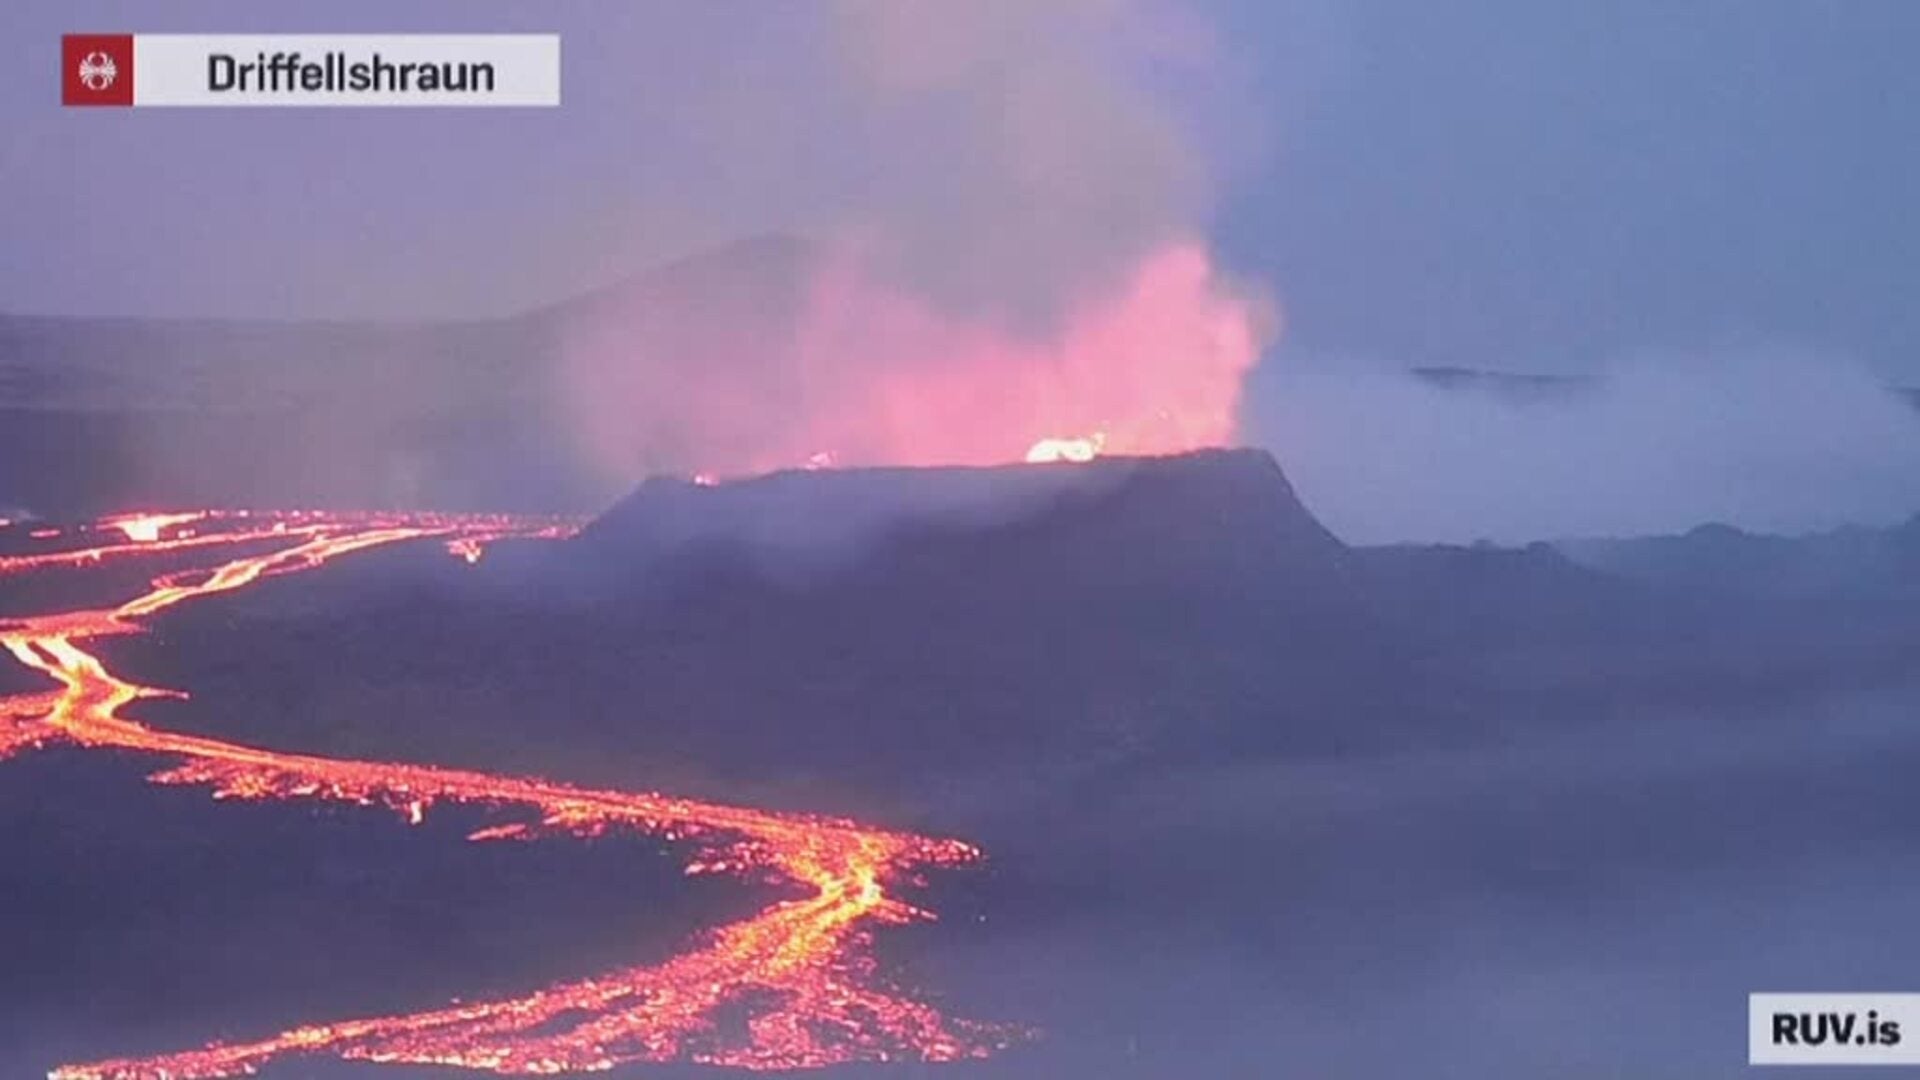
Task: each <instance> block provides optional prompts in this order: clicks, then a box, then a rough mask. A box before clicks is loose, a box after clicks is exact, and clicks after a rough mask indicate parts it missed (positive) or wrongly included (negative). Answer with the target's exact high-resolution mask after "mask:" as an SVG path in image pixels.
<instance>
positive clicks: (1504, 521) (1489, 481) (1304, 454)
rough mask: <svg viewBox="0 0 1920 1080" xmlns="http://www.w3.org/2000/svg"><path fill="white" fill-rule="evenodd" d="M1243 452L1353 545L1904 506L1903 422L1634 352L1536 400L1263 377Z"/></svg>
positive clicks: (1380, 380)
mask: <svg viewBox="0 0 1920 1080" xmlns="http://www.w3.org/2000/svg"><path fill="white" fill-rule="evenodd" d="M1255 385H1256V386H1258V387H1259V389H1258V390H1257V392H1256V397H1257V399H1258V400H1259V401H1260V403H1261V409H1260V411H1259V412H1258V414H1257V415H1254V416H1250V417H1249V419H1248V424H1249V428H1250V431H1249V433H1248V434H1249V438H1250V440H1251V441H1253V442H1257V443H1262V444H1264V445H1267V446H1270V447H1271V448H1273V450H1274V451H1275V453H1276V454H1278V455H1279V456H1280V458H1281V460H1283V461H1284V462H1286V465H1287V469H1288V471H1289V473H1290V475H1291V476H1292V477H1293V479H1294V482H1295V484H1296V486H1297V487H1298V488H1299V489H1300V493H1301V496H1302V498H1303V499H1304V500H1305V501H1306V502H1307V504H1308V505H1309V507H1310V508H1311V509H1312V510H1313V511H1314V512H1315V513H1316V514H1317V515H1319V516H1320V517H1321V518H1322V520H1324V521H1325V522H1326V523H1327V525H1328V527H1329V528H1331V529H1333V530H1334V531H1335V532H1336V533H1338V534H1340V536H1341V537H1342V538H1343V539H1345V540H1347V541H1348V542H1351V543H1388V542H1395V541H1449V542H1470V541H1473V540H1477V539H1483V538H1484V539H1491V540H1496V541H1500V542H1507V543H1512V542H1520V541H1526V540H1532V539H1552V538H1556V537H1567V536H1589V535H1634V534H1650V533H1665V532H1678V531H1684V530H1686V529H1689V528H1692V527H1693V526H1695V525H1699V524H1702V523H1705V522H1710V521H1719V522H1724V523H1727V524H1732V525H1736V526H1740V527H1743V528H1749V529H1756V530H1761V531H1771V532H1788V533H1791V532H1801V531H1809V530H1817V529H1823V528H1832V527H1837V526H1839V525H1843V524H1847V523H1869V522H1881V523H1885V522H1891V521H1896V520H1900V519H1904V518H1905V517H1907V516H1908V515H1910V514H1913V513H1915V512H1916V511H1920V416H1916V414H1915V412H1914V410H1913V408H1912V407H1911V406H1910V405H1908V404H1907V403H1906V402H1904V401H1902V400H1901V399H1900V398H1899V397H1898V396H1896V395H1894V394H1892V393H1890V392H1889V391H1888V389H1887V387H1886V386H1885V384H1884V383H1883V382H1882V381H1881V380H1880V379H1879V378H1878V377H1876V376H1875V375H1874V374H1873V373H1872V372H1870V371H1868V370H1866V369H1865V368H1863V367H1860V366H1857V365H1851V364H1848V363H1844V362H1839V361H1836V360H1835V358H1833V357H1823V356H1809V355H1805V354H1797V353H1791V352H1783V351H1775V352H1758V353H1748V354H1741V355H1727V354H1712V355H1695V356H1673V355H1664V356H1662V355H1646V356H1640V357H1635V358H1630V359H1625V360H1622V361H1620V362H1619V363H1616V364H1615V365H1613V366H1612V367H1611V368H1610V369H1609V370H1607V371H1606V372H1605V373H1604V374H1603V375H1602V376H1601V377H1600V378H1599V379H1598V380H1597V381H1595V382H1593V383H1591V384H1587V385H1583V386H1576V387H1572V388H1569V389H1566V390H1564V391H1558V392H1554V393H1551V394H1548V395H1545V396H1543V397H1540V398H1538V399H1535V400H1516V399H1514V398H1512V397H1510V396H1506V395H1502V394H1500V393H1496V392H1481V391H1473V390H1460V389H1456V390H1446V389H1441V388H1438V387H1435V386H1431V385H1427V384H1425V383H1422V382H1420V381H1418V380H1416V379H1413V378H1411V377H1410V376H1408V375H1406V374H1405V373H1403V372H1387V371H1378V370H1373V371H1368V370H1365V369H1359V370H1356V369H1353V368H1352V367H1342V369H1341V370H1338V371H1328V370H1325V369H1315V368H1313V367H1312V366H1310V365H1309V364H1307V363H1302V362H1279V363H1274V364H1269V365H1267V366H1266V367H1264V368H1263V369H1262V371H1261V374H1260V375H1259V376H1258V377H1257V378H1256V379H1255Z"/></svg>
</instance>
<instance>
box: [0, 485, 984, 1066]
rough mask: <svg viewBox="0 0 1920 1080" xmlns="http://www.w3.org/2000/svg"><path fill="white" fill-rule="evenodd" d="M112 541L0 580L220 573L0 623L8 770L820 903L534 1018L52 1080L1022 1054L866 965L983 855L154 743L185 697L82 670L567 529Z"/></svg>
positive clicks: (476, 520)
mask: <svg viewBox="0 0 1920 1080" xmlns="http://www.w3.org/2000/svg"><path fill="white" fill-rule="evenodd" d="M188 521H204V523H205V524H206V525H207V526H208V528H209V531H207V532H203V533H202V534H200V535H196V536H192V537H174V538H171V539H169V538H167V532H166V531H167V530H168V529H169V528H172V527H174V526H176V525H180V524H184V523H186V522H188ZM100 527H105V528H115V529H119V530H120V531H122V532H123V533H125V534H126V536H127V537H128V539H129V540H131V541H134V543H133V544H132V545H105V546H102V547H97V548H88V549H76V550H68V551H62V552H57V553H49V554H46V555H38V556H31V557H17V558H15V559H13V560H11V562H0V573H3V572H7V571H12V572H25V571H29V570H34V569H39V568H43V567H76V566H87V565H90V564H93V563H97V562H101V561H103V560H106V559H109V558H126V557H131V556H132V555H134V554H136V553H147V554H151V553H153V551H154V550H155V549H156V548H158V549H159V550H164V551H168V552H173V553H179V552H191V553H197V554H206V555H207V556H209V557H208V558H207V559H205V560H203V565H199V566H197V567H196V568H195V569H193V570H189V571H181V572H176V573H172V574H168V575H164V576H161V577H159V578H156V579H154V581H153V582H152V587H151V588H150V590H149V591H147V592H146V593H144V594H142V595H140V596H138V597H135V598H133V599H131V600H128V601H126V602H125V603H122V604H119V605H118V606H115V607H111V608H102V609H97V610H79V611H65V612H55V613H49V614H42V615H34V616H30V617H27V618H24V619H12V620H5V619H0V648H4V649H5V650H6V652H7V653H9V654H11V655H12V656H13V658H14V659H16V660H18V661H19V662H20V663H22V664H25V665H26V666H27V667H29V668H32V669H34V670H36V671H38V672H40V673H42V674H44V675H45V676H47V678H48V679H50V680H51V681H52V683H53V686H52V688H50V689H49V690H48V691H46V692H43V693H35V694H23V695H14V696H11V697H0V759H4V758H6V757H8V756H11V755H12V754H15V753H18V752H21V751H23V750H26V749H30V748H33V747H38V746H42V745H46V744H50V743H55V742H63V743H70V744H77V745H79V746H84V747H99V748H111V749H122V750H133V751H142V752H148V753H155V754H163V755H168V756H172V757H177V758H180V759H182V760H181V762H180V763H179V764H178V765H175V766H173V767H171V768H168V769H165V770H163V771H161V772H159V773H156V774H154V776H153V777H152V779H153V781H154V782H156V783H160V784H199V785H205V786H207V787H210V788H211V789H212V790H213V794H214V797H215V798H219V799H293V798H312V799H328V800H338V801H345V802H352V803H357V804H360V805H364V806H382V807H386V808H388V809H391V810H393V811H395V812H396V813H399V814H400V815H402V816H404V817H405V818H406V819H407V820H408V821H410V822H413V823H415V824H417V823H419V822H420V821H421V820H422V819H423V818H424V816H425V814H426V813H427V811H428V810H429V809H430V808H431V807H432V806H433V805H434V804H436V803H443V802H445V803H471V804H478V805H485V806H509V805H517V806H524V807H531V808H532V809H534V810H535V811H537V812H538V814H539V821H538V823H537V824H531V825H527V824H506V825H499V826H493V827H489V828H485V829H481V830H479V831H477V832H475V833H473V834H472V835H471V836H470V837H469V839H471V840H474V841H489V840H501V839H531V838H534V837H537V836H542V835H575V836H588V835H597V834H600V833H603V832H606V831H608V830H611V829H628V830H633V831H636V832H643V833H649V834H656V835H665V836H670V837H697V838H699V839H700V840H701V841H702V842H703V844H704V846H705V847H704V850H703V852H702V853H701V854H700V855H699V857H698V858H697V861H695V862H694V863H693V864H691V865H690V866H689V867H688V872H689V873H716V872H726V873H734V874H741V875H746V874H755V875H765V874H768V873H772V874H777V875H778V876H780V877H782V878H785V879H787V880H790V881H793V882H796V883H799V884H801V885H804V886H806V887H807V888H808V890H809V894H808V895H807V896H806V897H804V898H802V899H797V900H788V901H784V902H781V903H776V904H774V905H772V906H771V907H768V908H766V909H765V910H763V911H761V912H760V913H759V914H757V915H755V916H753V917H751V918H748V919H746V920H744V921H741V922H737V923H733V924H731V925H728V926H724V927H721V928H719V929H718V930H715V931H713V932H712V933H711V934H709V935H708V936H707V937H705V938H704V939H703V940H700V941H698V942H695V943H693V944H691V945H690V946H688V948H687V949H686V951H684V952H683V953H681V954H680V955H678V956H676V957H674V958H673V959H671V960H668V961H667V962H665V963H663V964H659V965H656V966H652V967H636V968H628V969H625V970H617V971H613V972H609V973H607V974H603V975H600V976H596V977H593V978H589V979H583V980H581V981H578V982H572V983H565V984H562V985H558V986H550V987H547V988H545V989H542V990H537V991H534V992H531V993H529V994H526V995H525V996H522V997H517V998H509V999H504V1000H498V1001H486V1002H477V1003H465V1004H457V1005H452V1006H448V1007H445V1008H438V1009H429V1010H427V1011H424V1012H418V1013H412V1014H408V1015H401V1016H384V1017H371V1018H365V1019H358V1020H346V1021H338V1022H333V1023H325V1024H315V1025H311V1026H307V1027H301V1028H295V1029H293V1030H291V1031H285V1032H281V1033H280V1034H277V1035H269V1036H266V1037H264V1038H260V1039H257V1040H254V1041H251V1042H243V1043H232V1044H214V1045H210V1046H207V1047H205V1048H202V1049H198V1050H187V1051H183V1052H180V1053H176V1054H169V1055H165V1056H160V1057H151V1058H130V1059H121V1060H114V1061H101V1062H95V1063H92V1064H79V1065H68V1066H64V1067H61V1068H59V1069H56V1070H54V1072H53V1073H52V1074H50V1075H51V1077H53V1078H54V1080H193V1078H208V1077H226V1076H237V1075H244V1074H249V1073H252V1072H254V1071H256V1070H257V1069H258V1068H259V1067H261V1066H263V1065H265V1064H267V1063H269V1062H271V1061H274V1060H277V1059H285V1058H295V1057H301V1056H310V1055H333V1056H336V1057H341V1058H348V1059H356V1060H363V1061H370V1062H396V1063H410V1064H432V1065H442V1066H459V1067H464V1068H469V1069H476V1070H486V1071H491V1072H496V1073H525V1074H553V1073H563V1072H586V1071H596V1070H604V1069H609V1068H613V1067H615V1066H617V1065H621V1064H625V1063H631V1062H648V1061H652V1062H659V1061H671V1060H685V1061H694V1062H701V1063H708V1064H716V1065H727V1066H734V1067H738V1068H745V1069H755V1070H768V1069H794V1068H810V1067H819V1066H825V1065H831V1064H836V1063H842V1062H852V1061H863V1060H865V1061H884V1060H896V1059H903V1058H904V1059H913V1060H921V1061H951V1060H956V1059H961V1058H969V1057H980V1056H984V1055H986V1054H988V1053H990V1052H991V1051H993V1050H994V1049H996V1048H998V1047H1000V1046H1004V1045H1006V1044H1007V1043H1008V1042H1009V1041H1011V1040H1012V1039H1013V1038H1015V1037H1016V1035H1015V1033H1013V1032H1011V1031H1008V1030H1005V1029H999V1028H995V1027H991V1026H988V1025H982V1024H976V1023H970V1022H965V1021H957V1020H952V1019H949V1018H947V1017H945V1016H943V1015H942V1014H941V1013H940V1012H939V1011H938V1010H936V1009H934V1008H933V1007H931V1006H929V1005H926V1004H924V1003H921V1002H917V1001H913V1000H910V999H908V998H904V997H902V996H899V995H898V994H896V993H893V992H891V991H889V990H887V989H884V988H882V987H880V986H878V985H876V982H875V980H874V978H873V976H874V961H873V959H872V957H871V955H870V954H869V953H868V952H867V951H866V945H867V944H868V940H869V929H870V927H871V926H873V925H874V924H884V923H897V922H903V921H906V920H910V919H915V918H930V917H931V916H930V915H928V914H927V913H926V912H923V911H920V910H918V909H916V908H913V907H911V906H909V905H908V904H906V903H904V902H902V901H900V900H898V899H895V898H893V897H891V896H889V895H888V894H887V889H886V886H887V884H888V882H890V881H892V880H895V879H897V878H899V877H901V876H904V875H909V874H911V873H913V872H914V871H915V870H916V869H917V868H921V867H927V866H939V865H955V864H960V863H965V862H968V861H970V860H972V859H975V858H977V856H978V853H977V852H976V851H975V850H974V849H973V848H971V847H969V846H968V845H966V844H963V843H960V842H958V841H954V840H939V839H931V838H927V837H921V836H914V835H909V834H905V833H896V832H887V831H884V830H879V829H872V828H868V827H866V826H863V825H860V824H857V823H855V822H852V821H846V820H841V819H836V818H824V817H809V816H801V815H790V814H776V813H769V812H765V811H760V810H753V809H748V808H744V807H735V806H725V805H720V804H714V803H705V802H699V801H695V800H691V799H680V798H674V797H671V796H666V795H661V794H656V793H650V792H626V791H614V790H609V789H597V788H582V787H575V786H572V785H569V784H563V783H555V782H551V781H546V780H540V779H535V778H531V777H515V776H497V775H492V774H488V773H480V772H471V771H467V770H459V769H442V768H437V767H434V766H430V765H415V764H401V763H394V762H377V761H354V760H342V759H333V758H325V757H316V756H312V755H307V754H298V753H288V752H281V751H276V750H268V749H263V748H259V747H252V746H246V745H242V744H238V743H230V742H224V741H221V740H219V739H212V738H205V737H201V736H195V735H186V734H180V733H175V732H168V731H162V730H157V729H153V728H149V727H146V726H145V725H143V724H141V723H139V722H137V721H135V720H132V719H129V718H127V717H125V716H122V715H121V710H122V709H123V708H124V707H126V706H127V705H129V704H131V703H132V702H134V701H136V700H138V699H140V698H142V697H152V696H158V695H163V694H169V693H171V692H169V691H163V690H159V689H156V688H153V687H148V686H142V685H139V684H137V683H132V682H129V681H127V680H125V679H122V678H120V677H119V676H116V675H115V674H113V673H112V672H111V671H109V670H108V669H107V668H106V666H105V665H104V664H103V663H102V662H101V661H100V658H99V657H98V656H96V655H95V654H94V653H92V652H90V651H88V649H87V643H88V642H90V641H93V640H96V639H99V638H102V637H106V636H110V635H116V634H129V633H137V632H139V631H140V629H141V625H140V621H139V620H141V619H144V618H145V617H147V616H150V615H153V614H155V613H156V612H159V611H161V610H163V609H165V608H168V607H171V606H173V605H174V604H178V603H181V602H183V601H187V600H192V599H197V598H200V597H205V596H210V595H213V594H216V593H222V592H229V591H232V590H235V589H240V588H244V587H246V586H247V585H249V584H252V583H253V582H255V581H258V580H260V579H262V578H266V577H272V576H276V575H280V574H289V573H297V572H299V571H302V570H310V569H314V568H316V567H319V566H321V565H323V564H325V563H327V562H328V561H330V560H332V559H335V558H338V557H340V556H342V555H346V554H349V553H351V552H355V551H361V550H365V549H368V548H373V547H379V546H382V545H388V544H395V543H400V542H403V541H408V540H416V539H423V538H426V539H433V540H436V541H438V542H439V543H441V544H443V545H445V546H446V547H447V548H448V550H449V551H450V552H452V553H453V554H455V555H456V556H459V557H461V558H464V559H466V560H467V561H468V562H473V561H475V560H477V559H478V558H479V557H480V556H479V553H480V552H481V551H482V550H483V548H484V545H485V544H487V543H490V542H492V541H496V540H502V539H512V538H534V537H542V538H545V537H557V536H562V535H566V534H567V533H568V532H570V531H571V529H570V527H569V526H566V525H562V524H559V523H555V522H541V521H527V520H517V519H509V518H499V517H443V516H433V515H368V516H355V517H345V516H334V515H324V514H288V515H231V516H225V515H211V514H204V515H147V516H143V517H141V518H138V519H118V520H113V521H109V522H106V523H103V524H102V526H100ZM268 540H273V541H277V543H275V544H274V545H273V547H272V549H271V550H268V551H265V552H257V553H252V554H245V555H241V554H239V553H238V552H237V551H227V552H222V553H220V554H221V555H223V556H227V557H226V558H224V560H222V559H218V558H215V557H213V556H214V553H215V551H216V550H217V548H219V547H220V546H223V545H240V544H247V545H253V546H259V545H260V544H261V543H262V542H264V541H268ZM130 548H132V549H134V550H129V549H130ZM729 1009H746V1010H747V1011H748V1013H749V1019H748V1022H747V1031H746V1034H745V1036H744V1037H741V1038H736V1039H733V1040H732V1041H729V1040H728V1039H726V1038H723V1037H722V1036H721V1035H720V1033H719V1031H718V1028H717V1023H716V1019H715V1018H716V1016H717V1015H718V1014H720V1013H722V1012H723V1011H725V1010H729Z"/></svg>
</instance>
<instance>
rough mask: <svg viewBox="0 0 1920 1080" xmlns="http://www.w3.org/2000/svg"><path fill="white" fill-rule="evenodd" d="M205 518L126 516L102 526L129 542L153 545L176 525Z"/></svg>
mask: <svg viewBox="0 0 1920 1080" xmlns="http://www.w3.org/2000/svg"><path fill="white" fill-rule="evenodd" d="M203 517H206V515H205V514H126V515H123V516H121V517H111V518H108V519H106V520H105V521H103V522H101V523H100V524H101V526H103V527H105V528H109V529H118V530H120V531H121V532H123V533H125V534H126V537H127V539H129V540H134V541H138V542H139V543H142V544H151V543H153V542H154V541H155V540H158V539H160V535H161V533H163V532H165V531H166V530H167V529H170V528H172V527H174V526H175V525H185V524H187V523H188V522H191V521H198V520H200V519H201V518H203Z"/></svg>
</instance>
